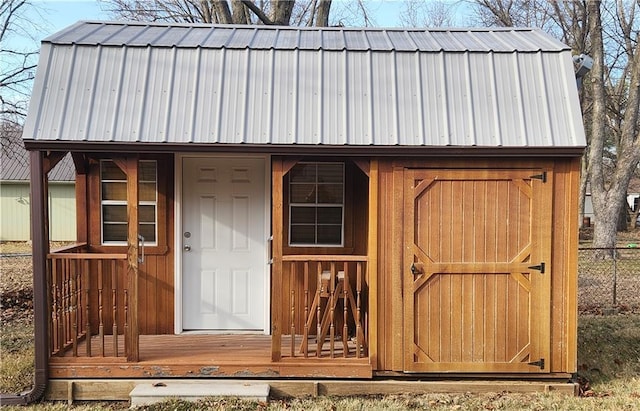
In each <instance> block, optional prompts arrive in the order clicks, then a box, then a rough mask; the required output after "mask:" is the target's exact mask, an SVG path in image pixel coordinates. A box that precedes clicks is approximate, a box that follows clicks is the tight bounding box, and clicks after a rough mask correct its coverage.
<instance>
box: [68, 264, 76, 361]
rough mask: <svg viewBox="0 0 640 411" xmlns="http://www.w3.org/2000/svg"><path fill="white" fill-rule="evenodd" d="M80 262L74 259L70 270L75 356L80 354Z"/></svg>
mask: <svg viewBox="0 0 640 411" xmlns="http://www.w3.org/2000/svg"><path fill="white" fill-rule="evenodd" d="M77 276H78V263H77V261H75V260H74V261H73V263H72V264H71V266H70V270H69V277H70V278H69V280H70V283H69V286H70V298H71V305H70V306H69V310H70V315H71V335H70V337H71V344H72V346H73V356H74V357H77V356H78V281H77Z"/></svg>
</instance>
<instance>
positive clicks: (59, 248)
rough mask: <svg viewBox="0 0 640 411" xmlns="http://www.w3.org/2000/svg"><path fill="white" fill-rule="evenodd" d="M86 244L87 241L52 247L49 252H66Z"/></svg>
mask: <svg viewBox="0 0 640 411" xmlns="http://www.w3.org/2000/svg"><path fill="white" fill-rule="evenodd" d="M86 246H87V243H73V244H69V245H65V246H62V247H58V248H54V249H53V250H51V254H56V253H66V252H69V251H73V250H76V249H80V248H83V247H86Z"/></svg>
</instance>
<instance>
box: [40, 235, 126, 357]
mask: <svg viewBox="0 0 640 411" xmlns="http://www.w3.org/2000/svg"><path fill="white" fill-rule="evenodd" d="M47 271H48V286H49V310H50V314H51V315H50V319H49V321H50V322H49V328H50V347H51V355H52V356H65V355H69V354H70V355H72V356H74V357H78V356H81V357H120V356H122V357H124V356H126V354H127V349H128V348H129V347H126V344H125V335H126V333H127V329H128V322H127V316H128V310H129V304H130V302H129V296H128V290H127V281H126V273H127V255H126V254H98V253H91V252H89V250H88V249H87V247H86V244H75V245H73V246H70V247H67V248H64V249H58V250H55V251H54V252H52V253H51V254H49V255H48V269H47ZM94 344H95V346H94Z"/></svg>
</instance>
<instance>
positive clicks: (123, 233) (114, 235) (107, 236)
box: [102, 223, 127, 242]
mask: <svg viewBox="0 0 640 411" xmlns="http://www.w3.org/2000/svg"><path fill="white" fill-rule="evenodd" d="M102 227H103V228H102V235H103V241H105V242H107V241H124V242H126V241H127V223H122V224H104V225H103V226H102Z"/></svg>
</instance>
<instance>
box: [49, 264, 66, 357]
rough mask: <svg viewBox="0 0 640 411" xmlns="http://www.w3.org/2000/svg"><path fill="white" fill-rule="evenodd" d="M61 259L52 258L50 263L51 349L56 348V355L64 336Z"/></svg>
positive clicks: (59, 352) (60, 351)
mask: <svg viewBox="0 0 640 411" xmlns="http://www.w3.org/2000/svg"><path fill="white" fill-rule="evenodd" d="M61 263H62V262H61V261H56V260H53V261H52V263H51V267H52V273H51V277H53V279H52V294H53V305H54V308H53V310H52V311H53V317H54V319H53V323H54V324H53V330H54V338H52V340H53V351H54V352H55V351H56V350H57V353H58V355H60V356H62V355H63V347H64V340H63V338H64V336H63V334H62V332H63V321H64V320H63V318H62V286H61V284H60V283H61V282H62V278H61V275H60V268H59V264H61Z"/></svg>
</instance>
